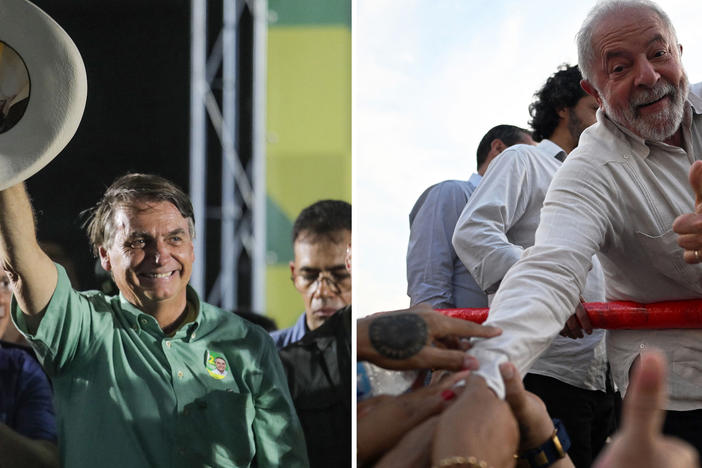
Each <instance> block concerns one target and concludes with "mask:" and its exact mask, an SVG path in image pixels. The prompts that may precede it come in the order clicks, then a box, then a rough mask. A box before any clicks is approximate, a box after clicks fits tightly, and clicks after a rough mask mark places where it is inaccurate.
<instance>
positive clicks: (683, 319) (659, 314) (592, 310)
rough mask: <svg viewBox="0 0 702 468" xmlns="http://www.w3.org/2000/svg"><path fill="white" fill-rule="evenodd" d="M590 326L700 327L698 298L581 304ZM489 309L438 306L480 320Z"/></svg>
mask: <svg viewBox="0 0 702 468" xmlns="http://www.w3.org/2000/svg"><path fill="white" fill-rule="evenodd" d="M583 305H584V306H585V310H586V311H587V314H588V316H589V317H590V322H591V323H592V326H593V327H594V328H606V329H608V330H644V329H665V328H702V299H692V300H687V301H666V302H654V303H651V304H639V303H637V302H630V301H614V302H586V303H585V304H583ZM488 311H489V309H440V310H439V312H441V313H442V314H444V315H448V316H449V317H456V318H460V319H463V320H470V321H471V322H476V323H483V322H484V321H485V320H486V319H487V316H488Z"/></svg>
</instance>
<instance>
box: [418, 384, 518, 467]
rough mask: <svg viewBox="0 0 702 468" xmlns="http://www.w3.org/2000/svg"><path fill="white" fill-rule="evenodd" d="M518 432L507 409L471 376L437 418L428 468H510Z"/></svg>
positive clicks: (491, 392)
mask: <svg viewBox="0 0 702 468" xmlns="http://www.w3.org/2000/svg"><path fill="white" fill-rule="evenodd" d="M518 444H519V430H518V428H517V420H516V419H515V418H514V416H513V414H512V411H511V410H510V407H509V405H508V404H507V402H505V401H504V400H501V399H500V398H498V397H497V395H495V393H494V392H493V391H492V390H491V389H490V388H489V387H488V386H487V384H486V383H485V380H484V379H483V378H482V377H480V376H478V375H475V374H471V375H470V376H468V378H467V379H466V388H465V390H464V391H463V393H462V394H461V395H460V396H459V397H458V398H457V399H456V402H455V403H454V404H453V405H451V407H450V408H448V409H447V410H446V411H444V412H443V413H442V414H441V417H440V418H439V423H438V425H437V429H436V432H435V433H434V441H433V449H432V465H431V466H432V467H433V468H439V467H440V468H447V467H464V468H465V467H468V468H507V467H513V466H514V454H515V453H516V451H517V446H518Z"/></svg>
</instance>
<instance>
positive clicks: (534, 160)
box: [453, 66, 614, 467]
mask: <svg viewBox="0 0 702 468" xmlns="http://www.w3.org/2000/svg"><path fill="white" fill-rule="evenodd" d="M581 80H582V75H581V74H580V71H579V70H578V67H577V66H565V67H561V68H560V69H559V70H558V71H557V72H556V73H554V74H553V75H552V76H551V77H549V79H548V80H547V81H546V83H545V84H544V85H543V87H542V88H541V89H540V90H539V91H538V92H537V93H536V94H535V97H536V100H535V101H534V102H533V103H532V104H531V105H530V106H529V111H530V114H531V117H532V121H531V122H530V124H531V127H532V129H533V133H532V134H533V137H534V139H535V140H536V141H538V142H539V144H538V145H537V146H529V145H515V146H512V147H510V148H508V149H506V150H505V151H504V152H503V153H502V154H501V155H500V157H499V158H497V159H496V160H495V162H494V163H493V164H492V166H491V167H490V168H489V169H488V171H487V173H486V174H485V177H484V179H483V181H482V183H481V184H480V186H479V187H478V189H477V190H476V191H475V193H474V194H473V196H472V197H471V199H470V200H469V201H468V203H467V204H466V206H465V208H464V210H463V213H461V217H460V219H459V220H458V223H457V224H456V231H455V234H454V237H453V242H454V248H455V249H456V253H457V254H458V256H459V257H460V259H461V260H462V261H463V263H464V264H466V265H470V268H469V269H470V272H471V274H472V275H473V277H474V278H475V279H476V281H477V283H478V285H480V287H481V288H482V289H483V290H485V291H487V292H489V293H494V292H495V290H496V289H497V287H498V285H499V284H500V281H501V280H502V278H503V277H504V275H505V273H506V272H507V271H508V270H509V269H510V267H512V265H514V264H515V263H516V262H517V260H519V257H520V256H521V254H522V252H523V251H524V249H526V248H528V247H530V246H531V245H533V244H534V233H535V231H536V228H537V226H538V225H539V213H540V212H541V206H542V205H543V201H544V197H545V195H546V191H547V190H548V186H549V184H550V183H551V179H552V178H553V175H554V174H555V173H556V171H557V170H558V169H559V168H560V167H561V165H562V161H563V160H564V159H565V157H566V155H567V154H568V153H570V152H571V151H572V150H573V148H575V147H576V146H577V144H578V139H579V138H580V134H581V133H582V132H583V130H585V128H587V127H589V126H590V125H592V124H593V123H594V122H595V111H596V110H597V102H596V101H595V98H593V97H592V96H589V95H588V94H586V93H585V91H584V90H583V89H582V88H581V87H580V81H581ZM592 261H593V268H592V270H591V271H590V274H589V275H588V278H587V284H586V286H585V289H584V291H583V293H582V295H583V297H584V298H585V300H587V301H589V302H601V301H603V300H604V289H605V288H604V276H603V273H602V268H601V266H600V263H599V262H598V261H597V258H593V259H592ZM569 311H570V312H571V313H572V312H573V308H570V309H569ZM580 336H582V334H581V335H580ZM604 338H605V331H604V330H595V331H594V333H590V334H588V335H586V336H585V337H584V338H583V339H581V340H577V341H576V340H573V339H571V338H566V337H561V336H559V337H556V339H555V340H554V341H553V343H552V344H551V346H550V348H549V349H548V350H547V351H546V352H545V353H544V354H543V355H542V356H541V357H540V358H539V359H538V360H537V361H536V362H535V363H534V364H533V365H532V366H531V369H529V373H528V374H527V375H526V376H525V377H524V385H525V387H526V389H527V390H529V391H531V392H533V393H535V394H537V395H538V396H539V397H540V398H541V399H542V400H543V401H544V403H545V404H546V407H547V409H548V411H549V413H550V414H551V416H553V417H556V418H558V419H560V420H562V421H563V423H564V424H565V426H566V428H567V430H568V433H569V435H570V439H571V442H572V445H571V447H570V450H569V451H568V454H569V455H570V457H571V459H572V460H573V462H574V463H575V466H577V467H589V466H590V465H591V464H592V461H593V460H594V458H595V457H596V456H597V454H598V453H599V451H600V450H601V449H602V447H603V446H604V444H605V441H606V440H607V437H608V436H609V435H610V434H611V432H612V430H613V426H614V392H613V390H611V385H610V386H609V387H608V383H609V382H608V381H607V380H608V379H607V356H606V352H605V339H604ZM608 388H609V391H608Z"/></svg>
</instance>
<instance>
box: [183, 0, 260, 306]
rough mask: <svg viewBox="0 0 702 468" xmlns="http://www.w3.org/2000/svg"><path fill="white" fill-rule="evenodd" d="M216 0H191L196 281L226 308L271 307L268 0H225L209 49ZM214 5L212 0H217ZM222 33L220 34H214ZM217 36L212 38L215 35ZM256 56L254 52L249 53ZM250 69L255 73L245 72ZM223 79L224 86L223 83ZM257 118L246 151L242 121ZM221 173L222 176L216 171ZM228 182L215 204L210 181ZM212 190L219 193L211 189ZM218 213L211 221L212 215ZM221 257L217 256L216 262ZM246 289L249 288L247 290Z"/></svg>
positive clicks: (204, 293) (212, 300)
mask: <svg viewBox="0 0 702 468" xmlns="http://www.w3.org/2000/svg"><path fill="white" fill-rule="evenodd" d="M208 1H209V2H212V1H213V0H191V2H192V3H191V9H192V10H191V11H192V24H191V28H192V31H191V89H190V115H191V120H190V197H191V200H192V202H193V208H194V211H195V230H196V233H197V235H196V238H195V258H196V259H197V261H196V262H195V263H194V264H193V273H192V278H191V281H190V284H191V285H192V286H193V287H194V288H195V290H196V291H197V292H198V294H200V296H201V297H206V298H207V301H208V302H210V303H214V304H217V305H219V306H220V307H222V308H224V309H230V310H231V309H234V308H237V307H242V306H244V307H246V306H250V307H251V309H252V310H254V311H257V312H263V311H264V310H265V268H266V263H265V240H266V226H265V213H266V188H265V148H264V144H265V140H264V125H265V122H264V109H265V63H266V61H265V60H266V28H267V25H266V17H267V3H266V0H222V5H221V7H222V8H221V16H222V28H221V31H220V32H219V34H218V35H217V36H216V37H217V38H216V40H215V41H214V45H213V46H212V47H211V50H210V51H209V54H208V51H207V48H208V31H207V25H208V23H209V24H212V18H209V21H208ZM210 6H212V3H210ZM245 16H246V19H247V21H249V22H250V24H249V25H248V26H249V27H248V29H247V31H251V32H252V33H251V37H250V38H248V40H247V41H246V43H245V44H242V43H238V41H240V40H241V38H240V34H238V33H240V32H241V26H242V21H243V18H244V17H245ZM212 37H214V36H212ZM210 42H211V41H210ZM249 44H250V47H251V50H248V52H250V53H251V56H250V62H249V65H248V66H247V67H243V66H241V65H242V64H241V60H242V59H241V57H242V55H243V54H242V46H243V47H249ZM247 56H248V55H247ZM242 73H246V74H250V75H252V76H245V77H242ZM242 78H245V79H247V80H250V82H251V90H252V96H250V97H248V96H238V95H237V90H238V89H239V88H238V87H237V85H238V84H239V83H240V82H241V80H242ZM215 83H216V84H217V86H215ZM243 97H247V98H250V99H251V104H250V115H248V113H247V115H242V112H241V109H240V106H239V104H241V102H240V100H241V99H242V98H243ZM208 119H209V123H210V124H211V125H212V128H214V132H215V134H216V136H217V138H218V140H219V143H220V145H219V148H221V168H222V170H221V179H219V178H218V179H219V180H208V177H207V176H208V170H207V169H208V167H207V162H208V153H207V149H208V148H207V146H208V141H207V140H208V138H207V136H208V125H207V122H208ZM242 119H250V121H249V124H248V125H247V127H246V128H250V129H251V130H250V135H247V138H250V145H249V146H248V148H249V149H247V150H246V153H247V154H240V151H239V150H238V148H240V147H241V145H240V141H239V140H240V139H241V132H240V126H241V122H242ZM213 179H214V178H213ZM212 184H220V186H221V200H220V206H212V205H211V204H208V201H207V192H208V190H207V189H208V187H211V186H212ZM210 193H211V192H210ZM208 220H210V221H211V222H210V223H207V221H208ZM212 221H216V222H218V224H219V227H220V246H219V254H218V258H219V262H218V263H219V272H218V273H217V274H216V275H215V278H216V279H215V280H214V282H213V283H212V282H211V281H210V283H212V286H211V287H210V290H209V291H207V290H206V289H207V284H208V283H207V282H206V272H210V273H211V272H213V271H216V266H215V267H214V268H213V267H212V266H210V267H209V268H208V265H207V258H208V255H207V254H208V252H209V253H210V258H212V254H211V252H213V249H216V247H215V246H213V245H206V240H207V238H208V236H207V232H206V227H207V226H212ZM243 255H246V256H248V259H250V264H251V268H250V272H249V271H248V270H247V271H244V272H242V271H240V269H239V265H240V263H241V262H240V259H241V257H242V256H243ZM214 263H216V262H214ZM249 274H250V275H251V277H250V285H251V291H250V297H251V303H250V304H241V302H240V291H239V283H240V282H242V281H241V276H242V275H247V276H248V275H249ZM243 282H244V283H246V284H249V281H243ZM243 295H244V294H241V296H243Z"/></svg>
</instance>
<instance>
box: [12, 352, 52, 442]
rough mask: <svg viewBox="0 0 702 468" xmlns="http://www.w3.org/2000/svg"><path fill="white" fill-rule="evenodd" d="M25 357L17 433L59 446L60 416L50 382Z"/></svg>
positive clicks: (21, 373)
mask: <svg viewBox="0 0 702 468" xmlns="http://www.w3.org/2000/svg"><path fill="white" fill-rule="evenodd" d="M22 354H23V356H22V357H21V358H20V364H21V367H20V369H21V370H20V375H19V379H18V381H17V395H16V399H15V402H16V411H15V418H14V420H15V424H14V427H13V429H14V430H16V431H17V432H19V433H20V434H22V435H24V436H27V437H29V438H30V439H42V440H50V441H52V442H56V416H55V414H54V406H53V403H52V391H51V386H50V385H49V380H48V379H47V378H46V375H45V374H44V371H42V369H41V367H39V363H37V362H36V361H35V360H34V358H32V357H31V356H29V355H28V354H26V353H22Z"/></svg>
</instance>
